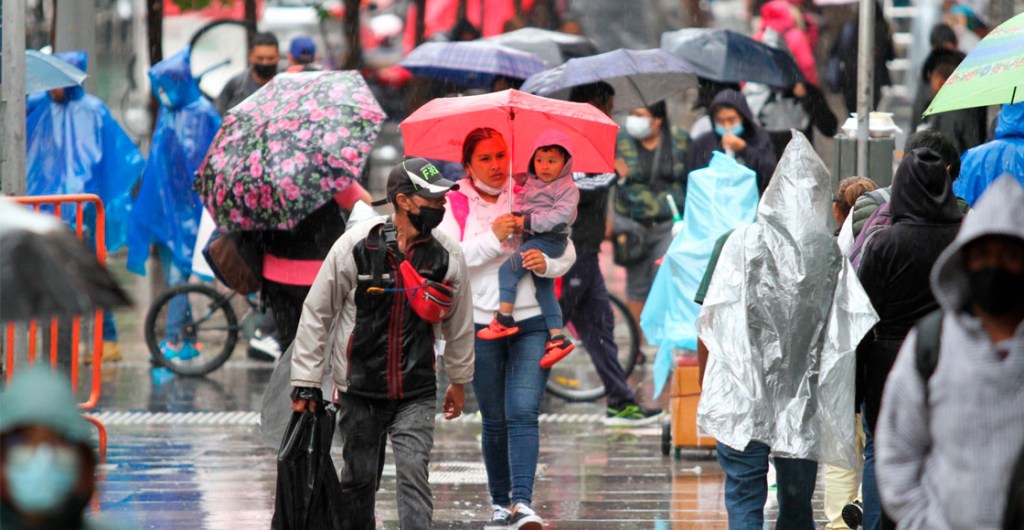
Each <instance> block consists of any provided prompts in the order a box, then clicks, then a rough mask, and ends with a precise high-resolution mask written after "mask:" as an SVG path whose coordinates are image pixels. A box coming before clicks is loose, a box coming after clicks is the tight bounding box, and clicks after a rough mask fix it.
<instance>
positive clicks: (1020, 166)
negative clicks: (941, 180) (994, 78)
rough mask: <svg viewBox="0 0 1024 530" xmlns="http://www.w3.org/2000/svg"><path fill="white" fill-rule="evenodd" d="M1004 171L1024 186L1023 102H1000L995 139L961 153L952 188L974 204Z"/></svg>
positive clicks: (958, 194) (959, 195)
mask: <svg viewBox="0 0 1024 530" xmlns="http://www.w3.org/2000/svg"><path fill="white" fill-rule="evenodd" d="M1004 174H1009V175H1013V176H1014V177H1016V178H1017V182H1020V183H1021V185H1024V102H1022V103H1015V104H1013V105H1003V108H1002V110H1000V111H999V118H998V119H997V121H996V138H995V140H992V141H991V142H988V143H985V144H981V145H979V146H978V147H975V148H974V149H971V150H969V151H967V152H966V153H964V156H963V157H962V158H961V168H960V178H959V179H957V181H956V182H954V183H953V191H954V192H956V194H957V196H958V197H963V198H964V200H966V201H967V202H968V203H969V204H971V205H972V206H973V205H974V202H975V201H977V200H978V197H981V195H982V194H983V193H985V190H986V189H987V188H988V186H989V184H991V183H992V181H993V180H995V179H996V177H998V176H999V175H1004Z"/></svg>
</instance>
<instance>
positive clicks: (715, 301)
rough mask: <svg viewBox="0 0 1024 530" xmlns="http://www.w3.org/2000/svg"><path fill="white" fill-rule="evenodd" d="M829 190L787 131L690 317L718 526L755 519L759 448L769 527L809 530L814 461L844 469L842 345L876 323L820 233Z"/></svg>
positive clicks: (809, 153) (754, 523) (846, 434)
mask: <svg viewBox="0 0 1024 530" xmlns="http://www.w3.org/2000/svg"><path fill="white" fill-rule="evenodd" d="M831 188H832V184H831V179H830V176H829V173H828V170H827V169H825V166H824V164H823V163H822V161H821V159H820V158H818V156H817V155H816V154H815V153H814V149H813V148H812V146H811V145H810V143H809V142H808V141H807V139H806V137H804V136H803V135H802V134H800V133H798V132H797V133H794V135H793V141H791V142H790V144H789V146H788V147H787V148H786V151H785V153H784V154H783V157H782V162H781V163H780V164H779V167H778V168H777V169H776V171H775V175H774V178H773V179H772V181H771V184H770V185H769V186H768V189H767V190H766V191H765V193H764V196H763V197H762V199H761V203H760V204H759V206H758V210H757V219H756V221H755V222H754V223H753V224H750V225H747V226H745V227H742V228H738V229H737V230H736V231H734V232H733V233H732V235H731V236H729V239H728V240H727V241H726V242H725V245H724V247H723V248H722V252H721V255H720V257H719V260H718V262H717V264H716V266H715V268H714V272H713V275H712V277H711V283H710V287H709V289H708V291H707V295H706V297H705V298H704V301H703V307H702V309H701V313H700V315H699V317H698V319H697V331H698V336H699V337H700V340H701V342H702V344H703V345H704V346H706V348H707V352H708V354H707V365H706V370H705V375H704V381H703V390H702V395H701V399H700V403H699V405H698V410H697V425H698V427H699V428H700V429H701V430H702V431H703V432H706V433H708V434H709V435H711V436H713V437H715V438H716V439H717V440H718V446H717V451H718V460H719V463H720V464H721V465H722V468H723V470H724V471H725V474H726V484H725V490H726V498H725V504H726V509H727V511H728V513H729V521H730V524H734V525H748V526H743V527H750V528H754V527H757V528H760V527H761V526H762V523H763V510H764V503H765V499H766V497H767V484H766V479H765V477H766V475H767V472H768V457H769V454H772V455H774V456H775V465H776V469H777V470H778V475H777V477H778V480H779V494H780V499H779V506H780V512H779V519H778V527H779V528H787V529H803V528H806V529H811V528H814V517H813V510H812V508H811V496H812V495H813V492H814V484H815V478H816V475H817V462H823V463H827V464H833V465H840V466H845V467H847V468H852V467H853V465H854V461H855V450H854V432H853V429H852V428H851V426H852V425H853V422H854V385H853V380H854V368H855V359H854V351H855V347H856V345H857V343H858V342H859V341H860V339H861V337H863V336H864V334H865V333H866V332H867V331H868V330H869V329H870V328H871V326H873V325H874V324H875V322H876V321H877V320H878V318H877V316H876V314H875V311H874V309H872V308H871V304H870V301H869V300H868V297H867V295H866V294H865V293H864V291H863V289H862V288H861V286H860V283H859V282H857V279H856V277H855V276H854V275H853V273H852V271H851V269H850V267H849V264H848V262H847V261H846V260H844V259H843V258H842V255H841V254H840V252H839V248H838V246H837V244H836V242H835V238H834V237H833V236H832V234H833V232H834V226H833V225H834V223H835V219H834V216H833V213H832V189H831ZM794 323H799V325H794Z"/></svg>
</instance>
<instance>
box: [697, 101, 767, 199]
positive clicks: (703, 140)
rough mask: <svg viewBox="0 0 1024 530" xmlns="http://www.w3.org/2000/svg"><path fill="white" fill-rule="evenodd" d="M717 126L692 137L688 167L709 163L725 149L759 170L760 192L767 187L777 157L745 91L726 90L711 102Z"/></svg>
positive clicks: (710, 107) (737, 158)
mask: <svg viewBox="0 0 1024 530" xmlns="http://www.w3.org/2000/svg"><path fill="white" fill-rule="evenodd" d="M708 115H710V116H711V121H712V123H713V125H714V130H713V131H712V132H709V133H705V134H704V135H703V136H701V137H699V138H697V139H696V140H694V141H693V144H692V145H691V146H690V150H689V153H688V155H687V162H686V167H687V169H688V170H689V171H693V170H695V169H701V168H705V167H708V164H710V163H711V155H712V153H714V152H715V151H723V152H725V153H726V154H729V155H732V156H734V157H735V158H736V161H738V162H739V163H741V164H743V165H744V166H747V167H749V168H750V169H753V170H754V173H757V189H758V191H759V192H760V193H764V190H765V189H766V188H767V187H768V181H769V180H771V178H772V172H774V171H775V165H776V163H777V159H776V158H775V151H774V148H773V147H772V140H771V138H770V137H769V136H768V133H766V132H765V131H764V129H762V128H761V126H760V125H758V124H757V121H756V120H754V117H753V114H752V113H751V111H750V106H749V105H747V100H746V99H745V98H744V97H743V94H740V93H739V92H737V91H735V90H724V91H722V92H720V93H719V94H718V95H717V96H715V99H714V101H712V102H711V105H709V106H708Z"/></svg>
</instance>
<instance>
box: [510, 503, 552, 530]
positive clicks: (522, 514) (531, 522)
mask: <svg viewBox="0 0 1024 530" xmlns="http://www.w3.org/2000/svg"><path fill="white" fill-rule="evenodd" d="M508 527H509V528H515V529H516V530H543V529H544V520H543V519H541V518H540V516H539V515H537V514H536V512H534V511H533V509H532V508H530V507H529V506H527V505H525V504H523V503H519V504H517V505H516V506H515V507H514V508H512V517H511V518H510V519H509V522H508Z"/></svg>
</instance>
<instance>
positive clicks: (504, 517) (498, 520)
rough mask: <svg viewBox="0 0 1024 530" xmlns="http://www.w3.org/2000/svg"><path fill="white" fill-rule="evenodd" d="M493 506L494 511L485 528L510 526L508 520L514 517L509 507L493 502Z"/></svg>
mask: <svg viewBox="0 0 1024 530" xmlns="http://www.w3.org/2000/svg"><path fill="white" fill-rule="evenodd" d="M491 508H493V509H494V511H493V512H491V519H490V520H489V521H487V524H485V525H484V528H508V526H509V525H508V522H509V521H510V520H511V519H512V512H510V511H509V509H508V508H505V507H504V506H498V505H497V504H492V505H491Z"/></svg>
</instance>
